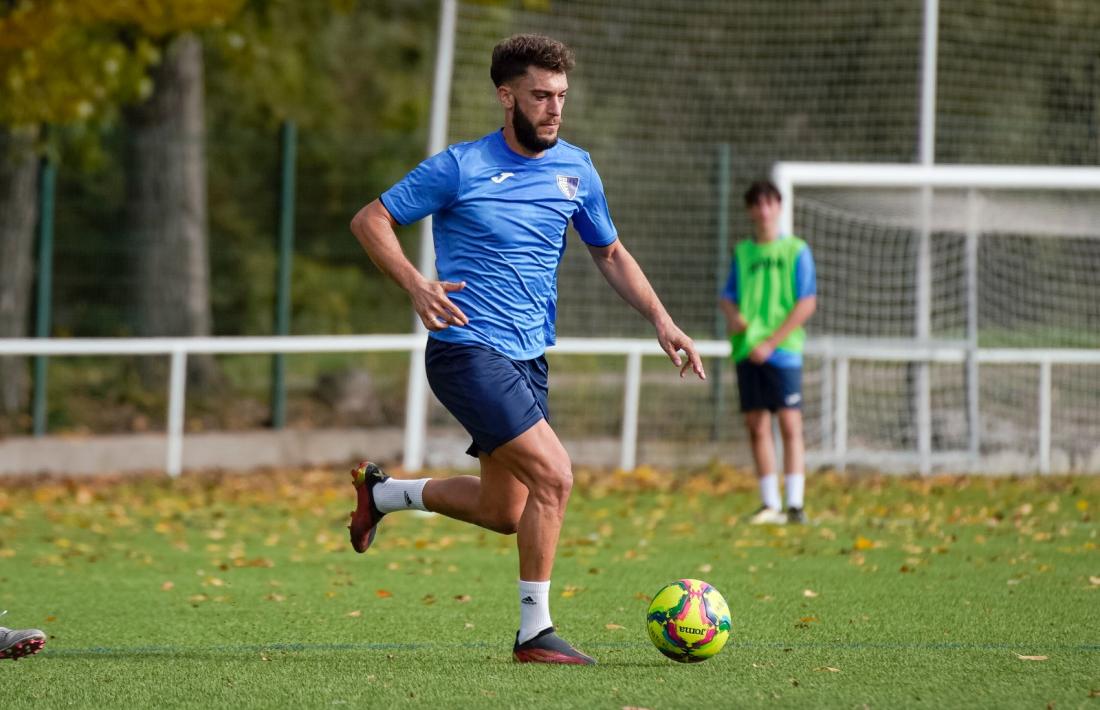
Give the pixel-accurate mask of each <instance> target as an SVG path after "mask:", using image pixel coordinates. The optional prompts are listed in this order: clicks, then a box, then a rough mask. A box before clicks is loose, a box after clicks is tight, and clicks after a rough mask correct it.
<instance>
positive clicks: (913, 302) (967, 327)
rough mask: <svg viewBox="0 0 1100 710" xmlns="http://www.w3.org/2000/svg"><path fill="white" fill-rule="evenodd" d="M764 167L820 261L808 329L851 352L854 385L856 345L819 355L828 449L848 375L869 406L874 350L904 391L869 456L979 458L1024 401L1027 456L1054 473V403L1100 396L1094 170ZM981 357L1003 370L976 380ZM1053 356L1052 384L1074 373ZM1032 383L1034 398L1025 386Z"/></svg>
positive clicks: (932, 461) (1099, 172)
mask: <svg viewBox="0 0 1100 710" xmlns="http://www.w3.org/2000/svg"><path fill="white" fill-rule="evenodd" d="M772 176H773V180H774V182H775V183H776V185H777V187H779V189H780V191H781V192H782V193H783V196H784V201H783V203H784V204H783V208H784V212H783V218H782V221H783V229H784V230H786V231H788V232H793V233H796V234H799V235H800V236H803V237H804V238H806V239H807V240H808V241H809V242H810V244H811V247H813V248H814V253H815V256H816V257H817V258H818V262H819V265H818V269H819V287H820V288H822V290H823V291H824V294H823V296H824V297H823V299H822V301H823V302H822V303H821V308H820V313H819V316H820V317H819V318H818V319H816V321H815V323H814V324H813V325H814V326H815V327H814V329H813V334H814V336H815V337H816V338H818V339H819V340H821V339H827V340H835V339H839V340H838V341H836V342H845V343H847V344H848V345H849V346H853V347H858V348H859V349H860V350H861V354H860V356H859V358H858V359H859V362H860V363H862V364H861V367H862V368H863V369H864V373H863V374H862V375H861V377H862V378H863V379H862V380H861V381H860V382H858V383H857V382H854V381H853V380H852V379H851V378H852V376H851V375H850V373H849V367H850V366H852V359H851V358H847V357H844V358H830V359H829V360H830V361H828V362H826V364H825V369H826V375H825V380H826V381H827V382H830V383H831V384H832V387H831V389H830V388H823V402H822V407H823V412H828V414H823V416H822V421H823V422H828V423H829V427H830V428H831V431H828V432H823V437H822V438H823V441H825V442H826V443H827V444H829V445H830V446H831V448H832V456H833V459H834V460H836V461H837V463H838V464H839V465H840V466H843V465H844V464H845V463H846V462H847V461H851V460H853V458H852V455H853V452H852V450H851V449H850V448H849V443H850V442H848V441H847V439H848V434H849V431H848V426H849V424H850V422H849V416H852V415H853V414H854V413H853V412H852V411H851V409H850V407H849V404H850V400H849V396H851V395H853V394H854V392H855V390H853V389H852V388H854V387H857V386H858V387H862V388H863V390H864V392H863V394H864V402H867V401H868V399H870V400H872V403H870V404H869V405H868V406H871V407H874V406H875V405H874V404H873V400H874V399H875V398H874V397H873V396H872V395H871V393H870V391H871V390H873V389H874V388H873V387H869V386H868V385H867V384H866V382H867V381H869V380H875V379H876V378H877V379H878V380H879V381H884V380H890V376H889V375H884V373H883V372H881V371H879V372H877V373H876V372H875V370H874V365H875V363H878V364H880V365H882V364H884V363H886V362H895V363H899V362H900V363H904V371H902V370H900V369H895V370H894V372H893V373H892V374H893V379H894V382H893V387H892V390H893V391H890V392H888V394H885V395H883V396H884V397H887V398H893V399H894V400H903V403H901V404H898V403H897V402H896V401H895V406H894V409H895V410H896V411H897V412H901V414H900V415H897V416H898V418H899V419H900V420H901V424H900V427H901V428H905V429H907V430H908V431H907V432H906V435H904V436H895V437H894V441H893V446H892V447H889V446H888V447H887V449H888V448H894V451H892V452H890V451H888V450H882V449H880V450H878V451H877V452H876V451H875V450H874V447H872V448H871V450H868V451H865V452H864V454H865V458H866V457H869V458H871V459H872V460H874V458H875V457H876V456H877V457H879V458H881V457H882V456H884V455H887V454H889V455H893V456H901V457H902V458H907V459H910V460H911V459H913V458H914V457H915V459H916V461H915V463H916V468H917V470H919V471H920V472H922V473H928V472H929V471H931V470H932V468H933V466H934V465H940V466H945V465H946V466H948V467H950V466H951V465H952V462H960V463H961V462H965V465H967V467H968V468H981V467H982V464H981V461H982V459H983V457H987V456H986V455H987V454H988V453H989V449H990V448H994V449H995V448H996V446H995V445H991V442H990V441H988V439H989V438H990V437H991V436H992V437H993V438H994V439H995V438H997V437H998V436H999V437H1001V438H1004V439H1007V440H1011V439H1012V437H1013V436H1017V437H1021V438H1022V436H1023V435H1022V433H1021V431H1020V430H1019V427H1018V426H1017V427H1012V426H1009V425H1003V424H1002V423H1000V422H998V416H1004V417H1005V418H1006V419H1011V418H1012V417H1013V416H1016V415H1017V414H1018V412H1014V411H1011V410H1020V409H1024V408H1026V409H1027V410H1030V411H1031V412H1034V420H1035V422H1036V424H1037V427H1036V428H1037V432H1036V439H1037V440H1036V441H1035V445H1034V456H1030V457H1028V456H1025V457H1024V458H1023V459H1022V461H1024V462H1025V463H1024V465H1025V466H1026V465H1027V463H1026V462H1027V461H1028V460H1030V461H1031V462H1033V464H1034V466H1035V468H1037V469H1038V470H1040V471H1042V472H1048V471H1050V470H1051V469H1052V455H1053V453H1052V451H1053V449H1052V428H1053V426H1054V425H1053V418H1054V411H1053V410H1054V401H1055V400H1056V399H1060V400H1062V404H1063V406H1064V407H1066V408H1067V412H1066V418H1068V419H1070V420H1073V421H1076V420H1080V419H1082V418H1087V415H1082V414H1080V413H1078V410H1080V412H1085V411H1087V410H1088V409H1089V408H1090V407H1092V406H1093V405H1094V404H1095V402H1097V401H1100V377H1097V375H1098V374H1100V373H1098V371H1097V369H1096V368H1095V365H1097V364H1100V351H1098V350H1096V349H1094V348H1095V347H1096V346H1097V343H1093V342H1091V336H1090V333H1091V332H1095V323H1094V322H1093V318H1092V316H1090V315H1089V314H1090V313H1091V312H1094V311H1095V305H1093V306H1091V307H1090V306H1089V305H1088V304H1089V303H1090V302H1091V303H1093V304H1095V301H1094V300H1092V299H1093V296H1094V295H1095V293H1094V292H1095V291H1096V284H1097V279H1096V276H1095V268H1096V267H1097V265H1098V264H1097V263H1096V259H1097V257H1096V254H1097V253H1098V249H1100V226H1098V225H1100V169H1098V168H1086V167H1001V166H988V165H975V166H965V165H922V164H915V165H910V164H861V163H806V162H781V163H777V164H776V165H775V167H774V170H773V173H772ZM883 338H885V339H887V340H886V341H884V340H883ZM886 343H888V344H886ZM1005 345H1009V346H1012V347H1004V346H1005ZM848 349H849V350H850V349H851V348H850V347H849V348H848ZM899 349H900V352H899ZM936 353H938V354H936ZM937 361H939V362H940V363H941V365H940V366H939V371H936V370H934V369H933V368H936V367H937V366H936V364H935V363H936V362H937ZM948 362H952V363H957V364H956V365H954V366H953V367H952V366H948V365H947V364H946V363H948ZM984 363H989V364H990V365H994V364H996V366H999V367H1000V368H1001V369H1002V370H1003V371H1004V372H1005V373H1010V374H1007V375H1006V376H1005V377H1004V378H998V377H996V376H994V377H987V376H985V373H983V371H982V370H983V368H980V365H982V364H984ZM1010 363H1011V364H1014V365H1016V366H1017V368H1016V369H1014V370H1011V369H1009V368H1008V366H1009V364H1010ZM1025 363H1028V364H1029V365H1030V368H1036V366H1037V372H1036V371H1035V369H1032V370H1031V372H1030V373H1027V370H1028V368H1027V367H1025V365H1024V364H1025ZM996 366H995V367H994V369H995V370H996ZM1090 366H1091V367H1090ZM1020 367H1024V369H1023V370H1021V369H1019V368H1020ZM1055 367H1057V368H1058V374H1060V375H1062V377H1061V378H1060V379H1059V380H1058V382H1062V381H1066V380H1067V379H1068V378H1076V379H1075V382H1076V385H1070V384H1065V385H1061V386H1060V385H1058V383H1057V382H1056V381H1055V378H1054V374H1055V371H1054V369H1053V368H1055ZM1075 368H1076V369H1075ZM951 369H954V370H955V372H953V373H951V372H950V370H951ZM1025 373H1027V374H1025ZM1030 378H1036V381H1035V382H1030ZM1082 378H1083V379H1082ZM1082 383H1086V384H1085V386H1083V387H1082V386H1081V385H1082ZM1029 388H1030V389H1031V392H1032V393H1033V395H1032V397H1033V398H1032V404H1031V406H1027V405H1026V404H1024V401H1023V398H1024V397H1025V395H1023V394H1021V392H1020V390H1021V389H1029ZM1071 388H1073V389H1075V390H1076V391H1072V392H1071ZM890 389H891V387H890V386H889V385H887V386H886V390H890ZM985 398H988V399H989V402H988V403H986V402H984V401H983V400H984V399H985ZM838 404H839V405H841V406H840V407H838ZM998 408H999V409H998ZM1006 409H1007V410H1008V411H1006ZM945 412H946V413H945ZM906 417H908V421H905V419H906ZM887 418H888V417H887ZM869 438H872V439H874V438H878V439H879V440H880V444H881V443H882V440H885V442H886V443H887V444H889V443H890V442H889V440H890V438H891V437H890V436H889V435H884V436H878V437H873V436H872V437H869ZM1023 448H1024V449H1025V452H1024V453H1025V454H1026V453H1027V452H1026V449H1027V448H1028V447H1023ZM1067 455H1068V454H1067ZM1082 455H1085V456H1091V455H1093V454H1092V453H1090V452H1084V453H1083V454H1082ZM857 458H858V457H857ZM1057 468H1063V466H1061V465H1059V466H1057Z"/></svg>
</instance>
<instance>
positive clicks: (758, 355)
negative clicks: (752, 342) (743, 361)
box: [749, 340, 775, 365]
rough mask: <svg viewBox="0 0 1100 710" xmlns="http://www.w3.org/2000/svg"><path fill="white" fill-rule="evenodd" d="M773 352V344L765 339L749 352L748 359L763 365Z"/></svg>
mask: <svg viewBox="0 0 1100 710" xmlns="http://www.w3.org/2000/svg"><path fill="white" fill-rule="evenodd" d="M774 352H775V346H774V345H772V344H771V343H770V342H768V341H767V340H765V341H764V342H762V343H760V344H759V345H757V346H756V347H755V348H753V349H752V352H750V353H749V360H752V361H753V362H755V363H756V364H757V365H763V364H764V363H765V362H767V361H768V358H770V357H771V356H772V353H774Z"/></svg>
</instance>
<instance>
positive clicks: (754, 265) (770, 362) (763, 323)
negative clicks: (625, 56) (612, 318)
mask: <svg viewBox="0 0 1100 710" xmlns="http://www.w3.org/2000/svg"><path fill="white" fill-rule="evenodd" d="M781 199H782V198H781V196H780V194H779V190H778V189H777V188H776V187H775V185H773V184H772V183H771V182H768V181H759V182H754V183H753V184H752V185H751V186H750V187H749V189H748V191H746V192H745V208H746V209H747V210H748V213H749V218H750V219H751V220H752V223H753V235H752V238H751V239H744V240H742V241H741V242H739V243H738V244H737V246H736V247H735V248H734V253H733V262H732V263H731V264H730V275H729V279H728V280H727V281H726V287H725V288H724V289H723V290H722V295H721V298H720V299H719V301H718V304H719V306H720V307H721V309H722V313H723V314H725V317H726V324H727V326H728V328H729V332H730V342H731V344H732V346H733V361H734V363H736V366H737V386H738V389H739V391H740V397H741V411H742V412H743V413H744V416H745V427H746V428H747V429H748V432H749V440H750V442H751V444H752V457H753V462H754V463H755V466H756V475H757V478H758V479H759V483H760V499H761V506H760V509H759V510H757V511H756V513H754V514H753V516H752V518H751V519H750V520H751V522H752V523H754V524H757V525H760V524H775V525H782V524H783V523H787V522H792V523H801V522H804V521H805V519H806V518H805V513H804V512H803V491H804V489H805V463H804V459H805V445H804V443H803V441H802V344H803V342H804V341H805V339H806V334H805V332H804V331H803V330H802V324H803V323H805V322H806V320H807V319H808V318H809V317H810V316H811V315H812V314H813V312H814V310H815V309H816V308H817V278H816V274H815V271H814V259H813V255H812V254H811V253H810V248H809V246H807V245H806V242H804V241H802V240H801V239H799V238H798V237H795V236H793V235H789V234H781V233H780V230H779V217H780V213H781V206H780V200H781ZM772 413H775V414H776V415H777V416H778V417H779V430H780V432H781V434H782V436H783V458H784V463H785V465H786V474H787V475H786V479H785V488H786V493H787V506H786V512H784V510H783V504H782V502H781V499H780V496H779V476H778V474H777V470H776V456H775V444H774V443H773V442H772V424H771V415H772Z"/></svg>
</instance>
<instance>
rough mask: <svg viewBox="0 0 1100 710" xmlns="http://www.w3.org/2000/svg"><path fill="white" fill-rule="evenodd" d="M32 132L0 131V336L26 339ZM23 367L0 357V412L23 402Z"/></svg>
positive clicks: (34, 164) (34, 202)
mask: <svg viewBox="0 0 1100 710" xmlns="http://www.w3.org/2000/svg"><path fill="white" fill-rule="evenodd" d="M37 136H38V129H37V128H34V129H9V128H2V127H0V338H22V337H26V336H27V335H29V330H28V321H29V318H30V305H31V286H32V285H33V283H34V227H35V222H36V220H37V218H38V199H37V198H38V191H37V186H36V179H37V177H38V156H37V155H36V154H35V151H34V141H35V139H36V138H37ZM27 381H28V378H27V364H26V359H25V358H22V357H18V358H16V357H0V413H4V414H14V413H15V412H18V411H21V410H23V409H24V408H25V407H26V404H27Z"/></svg>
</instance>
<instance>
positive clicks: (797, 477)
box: [783, 473, 806, 508]
mask: <svg viewBox="0 0 1100 710" xmlns="http://www.w3.org/2000/svg"><path fill="white" fill-rule="evenodd" d="M783 486H784V487H785V488H786V489H787V507H788V508H801V507H802V494H803V492H804V491H805V490H806V477H805V476H804V475H802V474H801V473H788V474H787V477H786V478H785V479H783Z"/></svg>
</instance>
